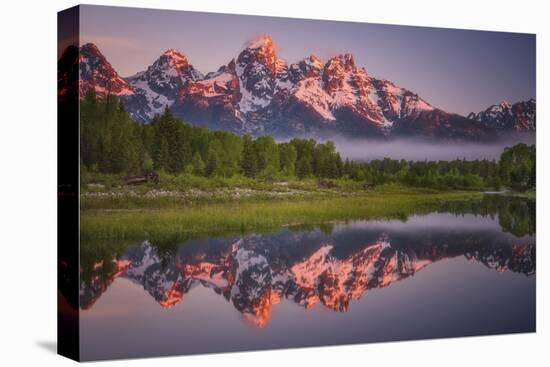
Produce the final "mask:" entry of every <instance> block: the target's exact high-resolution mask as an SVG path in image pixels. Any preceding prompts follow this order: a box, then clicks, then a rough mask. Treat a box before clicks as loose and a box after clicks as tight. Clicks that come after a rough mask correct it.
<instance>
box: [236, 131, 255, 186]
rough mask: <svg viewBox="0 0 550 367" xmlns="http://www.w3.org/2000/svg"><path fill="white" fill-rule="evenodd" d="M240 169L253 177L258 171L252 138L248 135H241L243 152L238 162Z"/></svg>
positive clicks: (244, 173)
mask: <svg viewBox="0 0 550 367" xmlns="http://www.w3.org/2000/svg"><path fill="white" fill-rule="evenodd" d="M240 163H241V164H240V166H241V171H242V173H243V175H245V176H247V177H255V176H256V175H257V173H258V160H257V156H256V150H255V149H254V144H253V142H252V138H251V137H250V136H249V135H245V136H244V137H243V153H242V158H241V162H240Z"/></svg>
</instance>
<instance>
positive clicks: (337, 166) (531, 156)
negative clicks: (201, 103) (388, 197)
mask: <svg viewBox="0 0 550 367" xmlns="http://www.w3.org/2000/svg"><path fill="white" fill-rule="evenodd" d="M80 120H81V121H80V134H81V142H80V144H81V146H80V150H81V158H80V159H81V163H82V164H81V166H82V169H83V170H85V171H86V172H91V173H94V172H95V173H105V174H125V175H131V174H142V173H144V172H148V171H152V170H155V171H161V172H165V173H167V174H171V175H195V176H203V177H233V176H236V175H241V176H245V177H249V178H255V179H260V180H284V179H299V180H301V179H305V178H317V179H319V180H352V181H357V182H363V183H365V184H368V185H380V184H385V183H400V184H405V185H410V186H416V187H429V188H441V189H488V188H494V189H499V188H501V187H510V188H513V189H517V190H526V189H529V188H534V187H535V185H536V180H535V155H536V154H535V147H534V145H526V144H517V145H515V146H514V147H511V148H506V149H505V150H504V152H503V153H502V155H501V157H500V160H499V161H495V160H486V159H484V160H470V161H467V160H461V159H456V160H449V161H408V160H395V159H389V158H385V159H380V160H371V161H369V162H357V161H352V160H349V159H346V160H343V159H342V157H341V156H340V154H339V153H338V152H337V151H336V147H335V145H334V143H333V142H331V141H327V142H324V143H320V142H317V141H315V140H314V139H299V138H294V139H292V140H290V141H288V142H282V143H277V142H276V141H275V140H274V139H273V138H272V137H270V136H261V137H258V138H256V139H253V138H251V137H250V136H247V135H245V136H240V135H236V134H232V133H228V132H223V131H213V130H209V129H207V128H203V127H197V126H192V125H189V124H186V123H184V122H182V121H181V120H179V119H177V118H175V117H174V116H173V115H172V113H171V112H170V110H169V109H166V110H165V111H164V113H163V114H162V115H159V116H156V117H155V118H154V119H153V120H152V121H151V123H150V124H148V125H145V124H139V123H136V122H134V121H132V120H131V119H130V117H129V116H128V114H127V113H126V111H125V110H124V108H123V106H122V105H121V104H120V103H119V101H118V100H117V98H116V97H113V96H109V97H106V98H103V99H98V98H97V97H96V95H95V93H94V92H93V90H91V91H90V92H88V93H87V94H86V96H85V97H84V99H83V100H82V101H81V103H80ZM365 149H368V146H365Z"/></svg>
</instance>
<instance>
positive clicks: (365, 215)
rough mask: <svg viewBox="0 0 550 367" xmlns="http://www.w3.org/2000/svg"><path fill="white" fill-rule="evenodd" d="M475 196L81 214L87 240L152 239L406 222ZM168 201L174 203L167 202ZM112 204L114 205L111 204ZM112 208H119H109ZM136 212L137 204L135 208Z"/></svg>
mask: <svg viewBox="0 0 550 367" xmlns="http://www.w3.org/2000/svg"><path fill="white" fill-rule="evenodd" d="M480 197H481V194H479V193H475V192H456V191H455V192H449V191H446V192H440V191H434V190H422V189H408V188H403V187H381V188H377V189H374V190H370V191H368V192H363V193H357V194H354V195H351V196H349V197H342V196H335V195H319V196H312V197H307V198H304V197H298V198H285V199H280V200H275V199H273V200H267V199H249V200H242V201H241V200H232V201H228V202H215V203H210V202H198V203H182V202H174V203H173V204H171V205H170V204H169V203H168V202H163V205H162V208H161V209H150V208H148V209H134V210H125V209H126V208H123V207H122V205H123V203H117V205H115V207H117V208H118V210H102V209H98V207H97V205H93V206H92V207H93V208H94V209H83V210H81V218H80V221H81V239H83V240H85V241H87V240H98V239H150V238H176V237H189V236H191V235H200V234H208V235H221V234H225V233H233V234H237V233H249V232H263V231H267V230H270V229H274V228H279V227H281V226H295V225H308V224H321V223H326V222H334V221H346V220H355V219H401V220H405V219H406V218H407V217H408V216H409V215H410V214H414V213H426V212H429V211H432V210H437V208H438V206H439V205H441V204H442V203H445V202H448V201H454V200H471V199H478V198H480ZM162 200H168V199H166V198H163V199H162ZM111 204H112V203H111ZM107 207H108V208H110V209H112V207H113V205H108V206H107ZM130 207H131V208H135V206H130Z"/></svg>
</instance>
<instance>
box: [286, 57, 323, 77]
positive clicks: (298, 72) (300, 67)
mask: <svg viewBox="0 0 550 367" xmlns="http://www.w3.org/2000/svg"><path fill="white" fill-rule="evenodd" d="M323 66H324V65H323V63H322V62H321V59H319V58H318V57H317V56H316V55H313V54H312V55H310V56H308V57H306V58H305V59H302V60H300V61H298V62H297V63H295V64H292V65H290V68H289V70H290V73H291V75H292V78H293V79H294V81H295V82H299V81H300V80H303V79H305V78H314V77H318V76H319V75H321V72H322V70H323Z"/></svg>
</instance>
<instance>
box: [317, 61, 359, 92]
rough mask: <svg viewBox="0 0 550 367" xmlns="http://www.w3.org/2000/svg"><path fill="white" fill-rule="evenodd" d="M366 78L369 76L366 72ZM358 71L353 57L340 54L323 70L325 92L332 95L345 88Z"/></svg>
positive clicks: (328, 62)
mask: <svg viewBox="0 0 550 367" xmlns="http://www.w3.org/2000/svg"><path fill="white" fill-rule="evenodd" d="M361 70H362V71H363V72H364V77H366V76H367V74H366V71H365V70H364V69H361ZM357 72H358V69H357V68H356V66H355V61H354V59H353V55H351V54H340V55H337V56H334V57H332V58H330V59H329V60H328V61H327V63H326V64H325V67H324V70H323V82H324V83H325V90H326V91H327V92H328V93H331V92H333V91H335V90H340V89H342V88H344V85H345V83H346V82H347V81H349V78H350V76H351V74H352V73H357Z"/></svg>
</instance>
